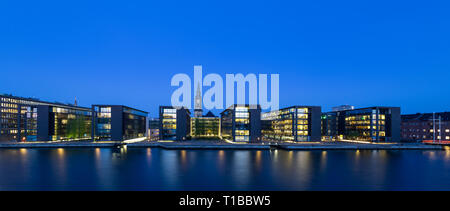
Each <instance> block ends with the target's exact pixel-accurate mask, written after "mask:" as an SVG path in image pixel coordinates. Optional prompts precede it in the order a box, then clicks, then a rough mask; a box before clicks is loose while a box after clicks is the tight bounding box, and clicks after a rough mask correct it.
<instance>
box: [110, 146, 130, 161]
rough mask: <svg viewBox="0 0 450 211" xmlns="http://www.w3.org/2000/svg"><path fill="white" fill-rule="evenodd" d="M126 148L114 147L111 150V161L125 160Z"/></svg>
mask: <svg viewBox="0 0 450 211" xmlns="http://www.w3.org/2000/svg"><path fill="white" fill-rule="evenodd" d="M127 151H128V149H127V146H126V145H124V146H121V147H116V148H113V150H112V158H113V160H122V159H126V158H127Z"/></svg>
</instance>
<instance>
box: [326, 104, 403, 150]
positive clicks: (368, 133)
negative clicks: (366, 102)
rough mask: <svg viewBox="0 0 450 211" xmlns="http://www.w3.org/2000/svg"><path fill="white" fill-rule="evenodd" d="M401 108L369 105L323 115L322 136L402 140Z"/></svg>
mask: <svg viewBox="0 0 450 211" xmlns="http://www.w3.org/2000/svg"><path fill="white" fill-rule="evenodd" d="M400 118H401V117H400V108H399V107H369V108H359V109H354V110H344V111H337V112H328V113H324V114H323V115H322V136H324V137H329V138H330V139H333V140H342V139H346V140H358V141H371V142H398V141H400V121H401V119H400Z"/></svg>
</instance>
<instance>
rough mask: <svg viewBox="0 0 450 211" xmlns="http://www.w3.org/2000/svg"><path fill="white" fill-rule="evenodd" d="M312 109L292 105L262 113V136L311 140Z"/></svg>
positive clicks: (265, 138) (271, 139) (282, 139)
mask: <svg viewBox="0 0 450 211" xmlns="http://www.w3.org/2000/svg"><path fill="white" fill-rule="evenodd" d="M310 112H311V109H309V108H308V107H290V108H285V109H281V110H278V111H272V112H267V113H264V114H262V117H261V118H262V136H263V139H264V140H268V141H281V142H283V141H310V128H311V127H310V125H311V124H310V123H311V120H310V119H311V115H310Z"/></svg>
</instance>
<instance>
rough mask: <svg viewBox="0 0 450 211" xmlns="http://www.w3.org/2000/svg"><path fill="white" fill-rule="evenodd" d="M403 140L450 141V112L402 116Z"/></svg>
mask: <svg viewBox="0 0 450 211" xmlns="http://www.w3.org/2000/svg"><path fill="white" fill-rule="evenodd" d="M401 138H402V140H405V141H424V140H434V141H450V112H439V113H434V114H433V113H418V114H408V115H402V123H401Z"/></svg>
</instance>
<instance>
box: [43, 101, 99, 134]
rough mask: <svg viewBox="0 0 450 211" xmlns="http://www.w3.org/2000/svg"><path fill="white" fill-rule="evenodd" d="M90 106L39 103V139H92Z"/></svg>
mask: <svg viewBox="0 0 450 211" xmlns="http://www.w3.org/2000/svg"><path fill="white" fill-rule="evenodd" d="M91 119H92V112H91V109H90V108H83V107H74V106H62V105H38V106H37V125H38V127H37V140H38V141H71V140H90V139H91Z"/></svg>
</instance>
